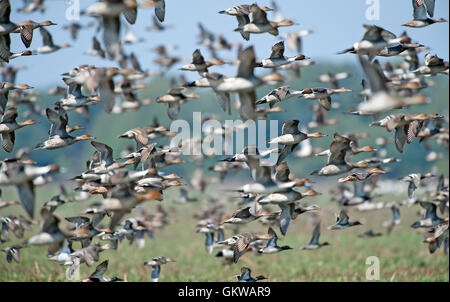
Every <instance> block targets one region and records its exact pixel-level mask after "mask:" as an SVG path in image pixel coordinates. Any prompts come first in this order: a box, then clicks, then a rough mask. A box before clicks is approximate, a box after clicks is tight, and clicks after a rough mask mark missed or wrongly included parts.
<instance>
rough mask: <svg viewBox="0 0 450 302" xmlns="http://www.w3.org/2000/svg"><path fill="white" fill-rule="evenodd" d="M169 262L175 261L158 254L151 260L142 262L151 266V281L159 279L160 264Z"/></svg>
mask: <svg viewBox="0 0 450 302" xmlns="http://www.w3.org/2000/svg"><path fill="white" fill-rule="evenodd" d="M169 262H176V260H175V259H174V258H168V257H165V256H158V257H155V258H153V259H152V260H151V261H146V262H144V266H151V268H152V281H153V282H158V281H159V274H160V272H161V265H164V264H167V263H169Z"/></svg>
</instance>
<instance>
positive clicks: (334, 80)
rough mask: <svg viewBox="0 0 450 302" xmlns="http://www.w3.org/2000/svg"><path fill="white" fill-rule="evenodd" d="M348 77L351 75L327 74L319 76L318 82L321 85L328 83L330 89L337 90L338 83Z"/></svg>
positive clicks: (345, 73) (342, 73)
mask: <svg viewBox="0 0 450 302" xmlns="http://www.w3.org/2000/svg"><path fill="white" fill-rule="evenodd" d="M349 77H351V73H350V72H347V71H344V72H338V73H331V72H327V73H324V74H321V75H320V76H319V78H318V81H319V82H321V83H330V84H331V86H332V88H334V89H337V88H338V87H339V81H341V80H344V79H348V78H349Z"/></svg>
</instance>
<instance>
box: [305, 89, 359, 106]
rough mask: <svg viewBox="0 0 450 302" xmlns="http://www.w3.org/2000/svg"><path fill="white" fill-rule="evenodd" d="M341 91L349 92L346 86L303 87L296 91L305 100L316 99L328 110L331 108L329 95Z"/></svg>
mask: <svg viewBox="0 0 450 302" xmlns="http://www.w3.org/2000/svg"><path fill="white" fill-rule="evenodd" d="M342 92H351V90H350V89H348V88H346V87H341V88H337V89H334V88H323V87H315V88H305V89H302V90H300V92H299V93H298V94H299V96H298V97H299V98H304V99H306V100H318V102H319V105H320V106H321V107H322V108H324V109H325V110H327V111H329V110H331V108H332V105H331V95H333V94H335V93H342Z"/></svg>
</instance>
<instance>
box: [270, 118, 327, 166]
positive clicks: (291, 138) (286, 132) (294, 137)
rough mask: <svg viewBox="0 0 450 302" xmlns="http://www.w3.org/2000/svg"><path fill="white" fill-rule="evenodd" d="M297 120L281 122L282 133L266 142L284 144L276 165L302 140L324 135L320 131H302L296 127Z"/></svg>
mask: <svg viewBox="0 0 450 302" xmlns="http://www.w3.org/2000/svg"><path fill="white" fill-rule="evenodd" d="M299 123H300V121H299V120H289V121H284V122H283V128H282V131H281V132H282V135H281V136H278V137H275V138H272V139H271V140H269V141H268V142H267V143H268V144H279V145H284V148H283V150H282V151H281V153H280V156H279V157H278V160H277V163H276V164H277V165H279V164H280V163H281V162H282V161H283V160H284V159H285V158H286V157H287V156H288V155H289V154H291V153H292V152H293V151H294V149H295V147H297V146H298V144H300V143H301V142H302V141H304V140H306V139H308V138H319V137H324V136H326V135H324V134H322V133H321V132H314V133H309V134H307V133H303V132H301V131H300V130H299V129H298V124H299Z"/></svg>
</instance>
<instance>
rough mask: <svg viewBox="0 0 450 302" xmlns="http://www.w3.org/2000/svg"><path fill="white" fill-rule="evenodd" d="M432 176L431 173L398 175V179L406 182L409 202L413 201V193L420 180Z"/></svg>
mask: <svg viewBox="0 0 450 302" xmlns="http://www.w3.org/2000/svg"><path fill="white" fill-rule="evenodd" d="M430 177H434V175H433V174H432V173H424V174H421V173H411V174H409V175H407V176H404V177H400V178H399V180H401V181H405V182H407V183H408V198H409V200H410V203H414V201H415V199H414V193H415V191H416V190H417V189H418V188H419V186H420V182H421V181H422V180H423V179H425V178H430Z"/></svg>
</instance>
